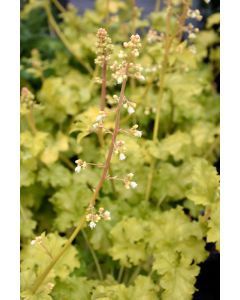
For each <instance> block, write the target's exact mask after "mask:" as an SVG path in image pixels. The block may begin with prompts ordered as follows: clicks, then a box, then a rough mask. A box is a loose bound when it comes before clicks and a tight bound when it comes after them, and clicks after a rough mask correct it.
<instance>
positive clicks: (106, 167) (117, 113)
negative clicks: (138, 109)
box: [90, 67, 128, 206]
mask: <svg viewBox="0 0 240 300" xmlns="http://www.w3.org/2000/svg"><path fill="white" fill-rule="evenodd" d="M127 69H128V67H127ZM126 73H127V70H126ZM126 83H127V78H126V79H124V81H123V83H122V87H121V92H120V99H119V102H118V106H117V109H116V119H115V128H114V131H113V135H112V142H111V145H110V147H109V151H108V155H107V159H106V162H105V166H104V169H103V172H102V176H101V178H100V181H99V183H98V185H97V187H96V189H95V192H94V194H93V197H92V199H91V201H90V205H91V206H94V205H95V202H96V199H97V197H98V194H99V191H100V189H101V187H102V185H103V182H104V180H105V179H106V177H107V173H108V171H109V167H110V162H111V159H112V155H113V150H114V145H115V142H116V138H117V134H118V132H119V127H120V110H121V107H122V104H123V101H124V92H125V87H126Z"/></svg>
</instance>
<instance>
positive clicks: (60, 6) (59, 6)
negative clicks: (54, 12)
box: [52, 0, 66, 13]
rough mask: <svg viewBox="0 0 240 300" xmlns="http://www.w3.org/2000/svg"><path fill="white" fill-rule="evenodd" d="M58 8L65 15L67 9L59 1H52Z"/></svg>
mask: <svg viewBox="0 0 240 300" xmlns="http://www.w3.org/2000/svg"><path fill="white" fill-rule="evenodd" d="M52 2H53V3H54V5H55V6H56V8H57V9H58V10H59V11H60V12H61V13H64V12H66V9H65V8H64V7H63V6H62V4H61V3H60V2H59V1H58V0H52Z"/></svg>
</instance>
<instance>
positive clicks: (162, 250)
mask: <svg viewBox="0 0 240 300" xmlns="http://www.w3.org/2000/svg"><path fill="white" fill-rule="evenodd" d="M170 2H173V4H174V5H173V10H174V12H175V13H174V14H172V16H171V17H170V30H171V32H172V33H177V32H178V30H179V28H180V27H178V26H179V22H178V21H177V19H176V15H181V14H182V10H181V9H182V6H181V5H178V4H179V3H180V2H182V1H180V0H179V1H170ZM185 2H186V3H187V2H188V1H185ZM54 3H55V4H56V1H52V2H51V1H48V0H31V1H29V2H28V3H27V4H25V5H24V7H23V10H22V12H21V86H22V87H28V89H29V90H30V91H31V92H32V93H33V94H34V95H35V98H34V96H31V97H30V98H31V101H30V102H27V101H25V102H23V101H21V150H20V151H21V232H20V233H21V297H22V299H25V300H50V299H62V300H64V299H66V300H75V299H76V300H77V299H83V300H84V299H86V300H88V299H89V300H90V299H91V300H93V299H98V300H107V299H109V300H114V299H116V300H117V299H129V300H130V299H131V300H135V299H142V300H148V299H149V300H150V299H151V300H152V299H153V300H154V299H162V300H175V299H176V300H181V299H182V300H187V299H192V295H193V294H194V292H195V287H194V286H195V282H196V277H197V275H198V274H199V272H200V267H199V264H200V263H201V262H203V261H205V259H206V258H207V256H208V252H207V251H206V250H205V247H206V243H216V248H217V250H219V248H220V245H219V210H220V206H219V175H218V173H217V170H216V167H215V166H216V165H217V163H218V159H219V95H218V93H217V89H216V86H215V83H214V80H215V77H216V75H217V74H218V72H219V63H218V51H219V48H218V42H219V34H218V32H217V31H216V30H215V28H216V27H217V26H218V24H219V15H218V14H214V15H212V16H210V17H209V19H208V21H207V25H206V27H205V28H204V29H203V30H201V31H200V32H199V33H196V38H195V39H194V40H192V39H191V38H189V37H188V38H186V39H184V40H183V39H181V35H180V39H179V38H178V37H177V36H175V37H174V39H173V41H172V44H171V47H170V51H169V53H168V57H167V60H168V62H167V67H166V66H165V63H164V57H165V53H166V49H165V46H166V45H165V39H167V38H168V37H167V31H168V30H169V28H168V26H167V24H168V23H167V22H168V21H167V16H168V13H169V10H167V9H166V8H164V9H163V10H161V11H157V10H156V11H155V12H152V13H151V14H150V15H149V16H148V17H147V18H146V19H142V18H141V9H140V8H138V7H136V6H134V1H125V2H123V1H119V0H110V1H107V0H104V1H102V0H101V1H100V0H98V1H96V4H95V9H94V10H87V11H86V12H85V13H84V15H83V16H79V15H78V13H77V10H76V8H75V7H74V6H71V5H69V6H68V8H67V9H63V8H62V9H61V11H60V12H58V13H57V9H56V8H57V7H55V5H54ZM132 5H133V6H132ZM58 9H59V7H58ZM103 24H104V26H105V27H106V29H107V31H108V34H109V36H110V37H111V39H112V42H113V45H114V49H113V53H112V59H111V63H112V62H113V61H114V60H117V59H118V54H119V52H120V51H121V50H123V47H122V43H123V42H124V41H127V40H128V37H129V35H130V34H131V33H134V32H135V31H137V32H139V34H140V35H141V39H142V49H141V53H140V55H139V57H138V58H137V60H138V62H139V63H140V64H141V65H142V66H143V75H144V77H145V80H144V81H139V82H137V81H136V80H135V79H133V78H131V79H130V80H129V83H128V84H127V86H126V92H125V94H126V97H127V98H128V99H129V100H130V101H133V102H136V104H137V106H136V109H135V113H134V114H133V116H129V115H128V113H127V110H126V109H123V110H122V113H121V128H122V129H123V130H124V129H125V130H127V128H132V126H133V125H134V124H138V125H139V128H140V129H141V130H142V132H143V135H142V138H141V139H137V138H133V137H131V136H130V135H126V134H124V132H123V131H122V132H120V134H119V139H121V140H122V141H124V142H125V145H126V151H125V152H124V153H125V155H126V160H125V161H124V162H122V161H119V159H118V157H117V155H114V157H113V159H112V162H111V172H112V173H113V174H114V175H116V176H118V177H119V178H122V177H123V176H124V175H125V174H129V173H130V172H132V171H133V170H134V174H135V175H134V180H136V182H137V187H136V189H134V190H132V189H125V187H124V184H123V183H122V182H121V181H118V180H115V181H113V182H111V181H110V180H106V181H105V182H104V185H103V187H102V189H101V191H100V194H99V197H98V201H97V205H98V206H99V207H104V208H106V209H107V210H108V211H110V212H111V216H112V219H111V221H109V222H102V221H101V222H99V223H98V224H97V227H96V228H95V229H94V230H91V229H89V228H86V229H84V232H85V234H84V232H80V234H79V235H78V237H77V238H76V239H75V241H74V242H73V244H72V245H71V246H70V247H69V248H68V250H67V251H66V253H65V254H64V255H63V257H61V258H60V259H59V261H57V263H56V264H55V265H54V267H53V268H52V269H51V271H50V272H49V274H48V276H47V277H46V278H45V280H44V281H43V283H42V284H41V286H40V287H39V288H38V289H37V291H36V292H35V293H34V292H33V290H32V288H33V286H34V284H35V282H36V280H37V279H38V278H39V276H40V275H41V274H42V272H43V271H44V270H45V268H46V267H47V266H48V264H49V263H50V262H51V261H52V260H53V259H54V258H55V257H56V255H57V254H58V253H59V251H61V250H62V249H63V247H64V244H65V243H66V241H67V239H68V238H69V236H70V235H71V233H72V231H73V229H74V228H75V226H76V225H77V224H78V222H79V219H80V218H81V217H82V216H83V215H84V214H85V211H86V209H87V207H88V204H89V201H90V199H91V197H92V194H93V191H94V189H95V188H96V185H97V183H98V181H99V178H100V176H101V168H97V167H95V166H90V167H88V168H87V169H86V170H82V171H81V172H80V174H76V173H74V168H75V164H74V162H75V160H76V159H77V158H79V157H81V159H82V160H84V161H87V162H89V163H92V164H94V163H95V164H96V163H102V162H104V160H105V156H106V151H107V149H108V145H109V143H110V140H111V136H110V134H106V135H104V143H103V144H101V143H100V140H99V135H98V134H96V133H94V132H92V131H91V130H90V129H91V126H92V124H93V123H94V121H95V119H96V117H97V115H98V113H99V101H100V95H101V85H99V84H98V81H99V80H98V79H99V78H97V80H96V77H101V71H100V68H99V66H96V65H95V64H94V59H95V52H96V49H95V42H96V32H97V30H98V29H99V28H100V27H102V26H103ZM148 29H151V30H148ZM180 33H181V34H182V33H183V32H180ZM194 34H195V33H194ZM189 35H190V34H189ZM206 62H207V63H206ZM106 77H107V97H106V98H107V105H106V112H107V118H106V121H105V126H106V128H108V129H109V130H112V128H114V118H115V106H114V99H113V95H114V94H117V95H118V94H119V90H120V89H119V85H116V84H115V81H114V80H113V78H111V70H110V69H108V70H107V74H106ZM28 100H29V99H28ZM159 103H160V106H159ZM158 107H160V109H158ZM158 111H159V115H160V119H159V128H158V130H157V138H154V136H153V132H154V130H155V129H154V128H155V127H156V125H155V124H156V119H157V115H158ZM153 163H154V165H153V166H154V168H153V170H154V172H153V174H152V181H151V189H150V196H149V199H148V200H146V187H147V182H148V180H149V174H151V165H152V164H153ZM112 183H113V184H112ZM31 241H32V242H31ZM99 269H100V271H99ZM101 274H102V275H101Z"/></svg>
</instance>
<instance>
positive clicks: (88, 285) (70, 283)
mask: <svg viewBox="0 0 240 300" xmlns="http://www.w3.org/2000/svg"><path fill="white" fill-rule="evenodd" d="M92 287H93V282H92V281H90V280H87V278H85V277H75V276H74V277H68V278H66V279H64V280H57V282H56V285H55V286H54V289H53V291H52V293H51V295H52V297H53V299H54V300H59V299H61V300H70V299H71V300H79V299H81V300H89V299H90V294H91V290H92Z"/></svg>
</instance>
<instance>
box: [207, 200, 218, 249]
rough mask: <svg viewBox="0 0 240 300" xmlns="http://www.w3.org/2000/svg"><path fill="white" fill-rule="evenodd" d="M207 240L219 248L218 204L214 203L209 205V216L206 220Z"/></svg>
mask: <svg viewBox="0 0 240 300" xmlns="http://www.w3.org/2000/svg"><path fill="white" fill-rule="evenodd" d="M208 228H209V230H208V232H207V241H208V242H209V243H216V246H217V249H218V250H220V204H219V202H218V203H214V204H213V205H212V206H211V217H210V220H209V221H208Z"/></svg>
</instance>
